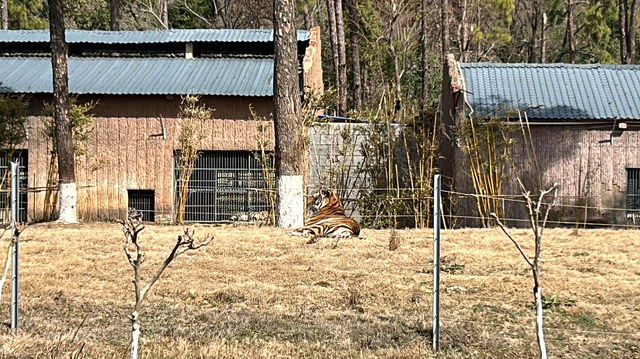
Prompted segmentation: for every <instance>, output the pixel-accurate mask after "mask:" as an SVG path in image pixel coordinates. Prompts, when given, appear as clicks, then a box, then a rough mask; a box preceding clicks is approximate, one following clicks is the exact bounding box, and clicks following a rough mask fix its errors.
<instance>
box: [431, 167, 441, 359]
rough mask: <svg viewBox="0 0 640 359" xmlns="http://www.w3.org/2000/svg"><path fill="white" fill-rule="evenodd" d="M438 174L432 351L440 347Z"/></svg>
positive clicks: (436, 182)
mask: <svg viewBox="0 0 640 359" xmlns="http://www.w3.org/2000/svg"><path fill="white" fill-rule="evenodd" d="M440 198H441V197H440V175H439V174H436V175H435V176H433V336H432V337H433V351H434V352H437V351H438V350H439V349H440V216H441V214H440Z"/></svg>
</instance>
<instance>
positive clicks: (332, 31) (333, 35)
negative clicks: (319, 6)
mask: <svg viewBox="0 0 640 359" xmlns="http://www.w3.org/2000/svg"><path fill="white" fill-rule="evenodd" d="M327 17H328V18H329V38H330V39H331V54H332V56H333V69H334V70H335V75H336V83H335V85H336V91H337V95H338V99H341V98H342V95H341V94H340V90H341V86H340V57H339V54H340V50H339V49H338V30H337V25H336V4H335V2H334V1H333V0H327ZM339 107H340V106H338V108H339Z"/></svg>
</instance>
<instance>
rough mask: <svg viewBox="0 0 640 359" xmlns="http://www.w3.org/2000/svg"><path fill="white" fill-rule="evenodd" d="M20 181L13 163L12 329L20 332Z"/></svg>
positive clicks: (16, 166) (16, 163) (16, 165)
mask: <svg viewBox="0 0 640 359" xmlns="http://www.w3.org/2000/svg"><path fill="white" fill-rule="evenodd" d="M19 180H20V176H19V167H18V162H11V235H12V236H13V238H14V240H15V243H14V244H13V256H12V257H11V329H12V330H18V238H19V237H18V233H17V232H18V211H19V206H18V197H19V196H18V188H19V185H18V184H19V183H18V181H19Z"/></svg>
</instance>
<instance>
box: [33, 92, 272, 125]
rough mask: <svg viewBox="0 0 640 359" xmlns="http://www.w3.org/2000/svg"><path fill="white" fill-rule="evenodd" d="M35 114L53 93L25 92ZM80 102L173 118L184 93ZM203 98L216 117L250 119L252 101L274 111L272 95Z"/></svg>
mask: <svg viewBox="0 0 640 359" xmlns="http://www.w3.org/2000/svg"><path fill="white" fill-rule="evenodd" d="M26 97H27V98H28V99H29V100H30V104H31V106H30V108H31V109H30V111H31V114H32V115H34V116H39V115H41V114H42V108H43V104H44V103H53V96H52V95H33V94H30V95H26ZM76 98H77V100H78V102H80V103H86V102H94V103H95V107H94V108H93V109H92V110H91V113H92V114H93V115H94V116H97V117H156V118H174V117H177V116H178V113H179V112H180V102H181V101H182V97H181V96H178V95H121V96H116V95H99V96H98V95H78V96H76ZM200 102H201V103H202V104H205V105H206V106H207V107H209V108H210V109H213V110H214V112H213V117H214V118H229V119H239V120H248V119H251V112H250V111H249V105H251V106H253V108H254V110H255V112H256V113H257V114H258V115H260V116H269V114H271V113H272V112H273V99H272V98H271V97H240V96H200Z"/></svg>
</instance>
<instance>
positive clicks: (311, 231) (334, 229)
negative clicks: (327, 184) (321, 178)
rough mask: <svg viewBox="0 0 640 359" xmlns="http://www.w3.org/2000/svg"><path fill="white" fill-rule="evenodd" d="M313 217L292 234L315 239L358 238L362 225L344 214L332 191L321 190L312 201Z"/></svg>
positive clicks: (310, 205) (310, 204)
mask: <svg viewBox="0 0 640 359" xmlns="http://www.w3.org/2000/svg"><path fill="white" fill-rule="evenodd" d="M308 208H309V210H311V212H312V215H311V217H310V218H309V219H307V221H306V222H305V226H304V227H302V228H298V229H296V230H295V231H293V232H292V234H294V235H299V236H314V237H350V236H354V237H357V236H358V235H359V234H360V225H359V224H358V222H356V221H355V220H353V218H350V217H347V216H346V215H345V214H344V208H343V207H342V203H341V202H340V199H339V198H338V196H337V195H336V194H335V193H333V191H331V190H321V191H319V192H318V193H316V194H315V195H314V196H313V198H312V199H311V200H310V203H309V206H308Z"/></svg>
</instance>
